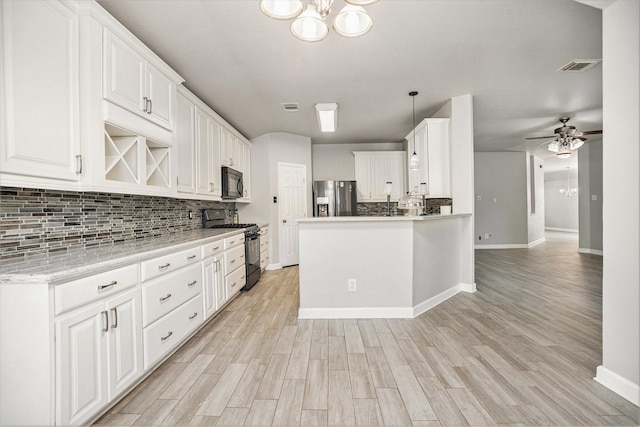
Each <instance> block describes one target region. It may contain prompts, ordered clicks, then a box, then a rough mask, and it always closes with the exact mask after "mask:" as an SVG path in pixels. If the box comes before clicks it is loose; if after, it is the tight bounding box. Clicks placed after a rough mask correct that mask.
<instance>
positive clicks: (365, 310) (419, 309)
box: [298, 283, 476, 319]
mask: <svg viewBox="0 0 640 427" xmlns="http://www.w3.org/2000/svg"><path fill="white" fill-rule="evenodd" d="M475 291H476V284H475V283H459V284H457V285H455V286H453V287H451V288H449V289H447V290H446V291H444V292H440V293H439V294H438V295H436V296H433V297H431V298H429V299H427V300H426V301H423V302H421V303H420V304H418V305H416V306H415V307H337V308H300V309H298V319H413V318H414V317H417V316H420V315H421V314H422V313H425V312H426V311H429V310H431V309H432V308H434V307H435V306H437V305H438V304H441V303H443V302H444V301H446V300H448V299H449V298H451V297H452V296H454V295H456V294H458V293H460V292H475Z"/></svg>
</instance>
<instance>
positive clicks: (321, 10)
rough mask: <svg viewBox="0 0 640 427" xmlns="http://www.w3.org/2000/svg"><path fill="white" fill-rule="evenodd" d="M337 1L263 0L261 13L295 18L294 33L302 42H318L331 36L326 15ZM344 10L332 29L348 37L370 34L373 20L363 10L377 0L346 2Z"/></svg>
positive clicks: (337, 17) (278, 17)
mask: <svg viewBox="0 0 640 427" xmlns="http://www.w3.org/2000/svg"><path fill="white" fill-rule="evenodd" d="M333 1H334V0H310V1H309V4H308V5H307V6H306V7H304V6H303V4H302V0H260V10H261V11H262V13H264V14H265V15H267V16H268V17H270V18H274V19H283V20H286V19H293V22H292V23H291V33H292V34H293V35H294V36H296V37H297V38H299V39H300V40H304V41H308V42H316V41H320V40H322V39H324V38H325V37H327V35H328V34H329V26H328V25H327V22H326V20H327V16H329V14H330V13H331V6H332V5H333ZM344 1H345V3H347V4H346V6H345V7H343V8H342V10H341V11H340V12H339V13H338V14H337V15H336V17H335V18H334V19H333V29H334V30H335V32H336V33H338V34H340V35H342V36H345V37H358V36H362V35H364V34H366V33H367V32H369V30H370V29H371V27H373V20H372V19H371V17H370V16H369V15H368V14H367V11H366V10H365V9H364V8H363V7H362V6H366V5H369V4H372V3H375V2H376V1H378V0H344Z"/></svg>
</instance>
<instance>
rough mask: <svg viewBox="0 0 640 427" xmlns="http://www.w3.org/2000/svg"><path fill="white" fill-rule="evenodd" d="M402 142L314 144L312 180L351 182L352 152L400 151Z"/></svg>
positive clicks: (354, 176) (354, 175)
mask: <svg viewBox="0 0 640 427" xmlns="http://www.w3.org/2000/svg"><path fill="white" fill-rule="evenodd" d="M402 150H403V144H402V142H389V143H375V144H374V143H371V144H366V143H362V144H314V145H312V146H311V152H312V155H313V180H314V181H322V180H325V179H335V180H341V181H353V180H355V179H356V173H355V161H354V158H353V152H354V151H402Z"/></svg>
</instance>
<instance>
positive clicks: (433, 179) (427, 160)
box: [406, 119, 451, 198]
mask: <svg viewBox="0 0 640 427" xmlns="http://www.w3.org/2000/svg"><path fill="white" fill-rule="evenodd" d="M450 121H451V119H424V120H423V121H422V122H420V124H419V125H418V126H416V128H415V138H416V143H415V144H416V148H415V150H416V154H417V155H418V158H419V159H420V168H419V169H418V170H416V171H412V170H411V169H409V168H408V165H409V160H410V158H411V155H412V154H413V135H414V131H411V133H409V135H407V137H406V139H407V141H409V145H408V150H407V158H406V164H407V170H408V172H409V174H408V176H409V191H412V192H416V193H417V192H419V189H420V183H423V182H425V183H426V184H427V188H428V192H429V194H428V196H429V197H434V198H435V197H446V198H449V197H451V187H450V182H451V177H450V159H449V124H450Z"/></svg>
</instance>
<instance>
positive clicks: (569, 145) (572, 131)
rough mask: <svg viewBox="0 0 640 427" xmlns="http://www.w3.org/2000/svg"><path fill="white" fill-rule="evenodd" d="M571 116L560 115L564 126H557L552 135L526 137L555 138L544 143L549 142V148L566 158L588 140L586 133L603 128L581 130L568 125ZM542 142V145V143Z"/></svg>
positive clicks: (598, 131) (594, 132)
mask: <svg viewBox="0 0 640 427" xmlns="http://www.w3.org/2000/svg"><path fill="white" fill-rule="evenodd" d="M569 119H570V117H560V119H559V120H560V123H562V126H560V127H559V128H556V129H555V130H554V131H553V132H554V134H555V135H550V136H535V137H530V138H525V139H528V140H531V139H549V138H553V139H552V140H550V141H545V142H543V143H542V144H549V145H548V146H547V149H548V150H549V151H551V152H553V153H556V156H558V157H559V158H561V159H566V158H569V157H571V152H572V151H574V150H577V149H578V148H580V147H582V144H584V142H585V141H586V140H587V138H585V137H584V135H596V134H600V133H602V129H600V130H589V131H585V132H580V131H578V130H577V129H576V127H575V126H571V125H567V122H568V121H569ZM542 144H540V145H542Z"/></svg>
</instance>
